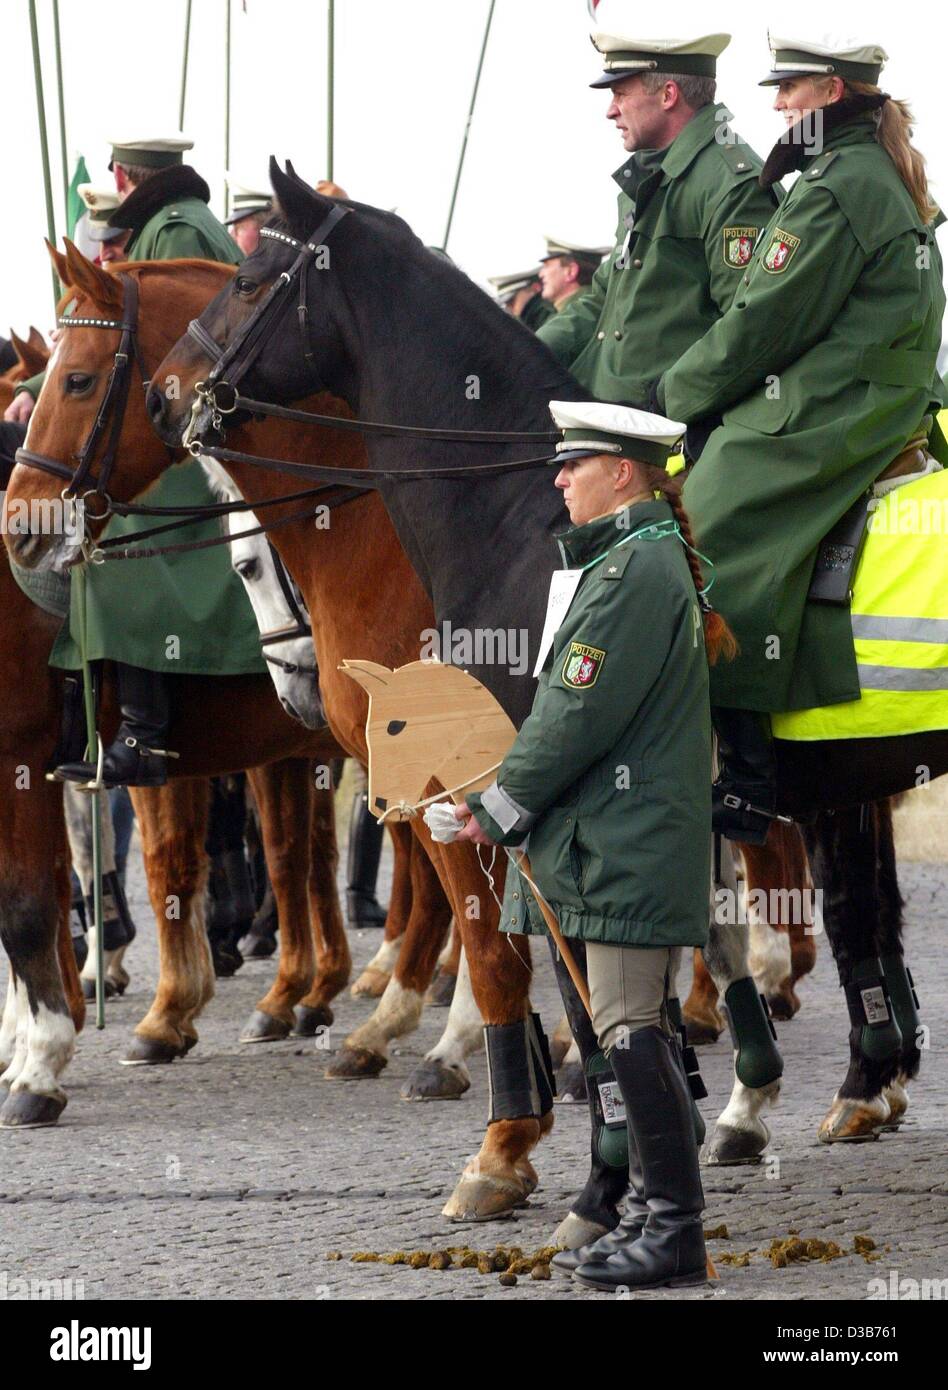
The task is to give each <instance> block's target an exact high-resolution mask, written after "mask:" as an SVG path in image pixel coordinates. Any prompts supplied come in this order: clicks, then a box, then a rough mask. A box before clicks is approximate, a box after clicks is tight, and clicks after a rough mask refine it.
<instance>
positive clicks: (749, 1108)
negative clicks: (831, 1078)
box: [704, 842, 783, 1165]
mask: <svg viewBox="0 0 948 1390" xmlns="http://www.w3.org/2000/svg"><path fill="white" fill-rule="evenodd" d="M715 854H716V857H718V856H719V868H718V870H717V879H718V882H717V883H716V885H715V894H714V899H713V904H712V910H711V921H710V927H709V932H708V944H707V946H706V947H705V948H704V959H705V963H706V965H707V967H708V971H709V973H710V975H711V978H712V980H713V981H714V983H715V985H716V986H717V989H718V991H719V993H720V995H721V997H722V999H723V1001H724V1005H725V1007H726V1009H727V1015H728V1022H729V1025H730V1028H731V1034H732V1042H733V1043H734V1086H733V1089H732V1091H731V1096H730V1099H729V1101H728V1103H727V1105H726V1107H725V1108H724V1110H723V1111H722V1113H721V1115H720V1116H719V1117H718V1121H717V1123H716V1125H715V1127H714V1130H713V1133H712V1135H711V1139H710V1140H709V1142H708V1146H707V1151H706V1161H707V1162H708V1163H709V1164H720V1165H730V1164H740V1163H757V1162H759V1161H760V1157H761V1155H762V1154H763V1152H764V1149H765V1148H766V1147H767V1144H768V1142H769V1140H770V1130H769V1129H768V1127H767V1125H766V1124H765V1122H764V1120H763V1117H762V1111H763V1110H764V1107H765V1106H767V1105H773V1104H775V1102H776V1100H777V1097H778V1096H779V1094H780V1077H781V1075H782V1073H783V1060H782V1058H781V1056H780V1053H779V1051H778V1050H777V1045H776V1039H775V1035H774V1032H773V1027H772V1025H771V1022H770V1019H769V1017H768V1015H767V1013H766V1010H765V1007H764V1003H763V1001H762V999H761V996H760V993H759V992H758V989H757V984H756V981H755V980H754V978H753V976H752V975H751V973H750V967H749V945H750V943H749V934H748V929H747V924H746V921H745V920H744V915H743V913H742V912H741V911H740V910H739V909H740V903H739V898H738V881H737V873H736V870H735V867H734V861H733V857H732V855H731V853H730V849H729V847H728V845H727V843H726V842H724V843H722V845H721V846H720V847H716V849H715Z"/></svg>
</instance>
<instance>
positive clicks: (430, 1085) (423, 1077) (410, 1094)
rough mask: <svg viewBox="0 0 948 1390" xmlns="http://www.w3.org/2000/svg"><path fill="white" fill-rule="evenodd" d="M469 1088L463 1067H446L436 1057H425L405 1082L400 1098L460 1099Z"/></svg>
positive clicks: (468, 1078) (469, 1080) (469, 1079)
mask: <svg viewBox="0 0 948 1390" xmlns="http://www.w3.org/2000/svg"><path fill="white" fill-rule="evenodd" d="M470 1088H471V1078H470V1077H469V1076H468V1075H467V1072H466V1069H465V1068H463V1067H448V1066H445V1064H444V1062H441V1061H439V1060H438V1059H437V1057H431V1058H427V1057H426V1058H425V1060H424V1061H423V1062H420V1063H419V1064H418V1066H417V1067H416V1068H415V1070H414V1071H413V1072H412V1074H411V1076H410V1077H409V1078H408V1080H407V1081H406V1082H405V1084H404V1086H403V1087H402V1089H401V1091H400V1092H399V1094H400V1095H401V1098H402V1100H460V1099H461V1097H462V1096H463V1095H464V1092H465V1091H469V1090H470Z"/></svg>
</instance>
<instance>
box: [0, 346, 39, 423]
mask: <svg viewBox="0 0 948 1390" xmlns="http://www.w3.org/2000/svg"><path fill="white" fill-rule="evenodd" d="M10 342H11V343H12V345H13V350H14V352H15V353H16V355H17V363H16V365H15V366H13V367H10V368H9V370H8V371H5V372H4V373H3V375H2V376H0V415H2V414H3V412H4V411H5V410H6V408H7V406H8V405H9V404H10V402H11V401H12V400H13V396H14V393H15V391H16V388H17V387H18V386H19V385H20V383H21V382H24V381H29V379H30V377H31V376H36V375H37V373H39V372H42V371H44V370H45V368H46V363H47V362H48V361H49V348H48V347H47V346H46V344H45V342H44V341H43V335H42V333H40V331H39V329H38V328H31V329H30V335H29V337H28V338H21V337H20V336H19V335H18V334H16V333H14V332H13V329H12V328H11V329H10Z"/></svg>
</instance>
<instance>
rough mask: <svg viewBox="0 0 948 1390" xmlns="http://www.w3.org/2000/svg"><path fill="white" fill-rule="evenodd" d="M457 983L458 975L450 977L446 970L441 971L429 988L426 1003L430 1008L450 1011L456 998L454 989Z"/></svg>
mask: <svg viewBox="0 0 948 1390" xmlns="http://www.w3.org/2000/svg"><path fill="white" fill-rule="evenodd" d="M457 982H458V977H457V975H449V974H448V972H447V971H446V970H439V971H438V973H437V975H436V976H435V977H434V979H433V980H432V981H431V984H430V985H429V986H428V993H427V994H426V995H425V1003H426V1004H427V1005H428V1007H429V1008H432V1009H450V1007H451V1000H452V999H453V998H454V987H455V985H456V984H457Z"/></svg>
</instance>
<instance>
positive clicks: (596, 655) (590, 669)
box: [563, 642, 606, 690]
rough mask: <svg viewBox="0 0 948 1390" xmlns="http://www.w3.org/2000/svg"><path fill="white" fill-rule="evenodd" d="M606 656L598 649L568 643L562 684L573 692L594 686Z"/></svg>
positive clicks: (578, 643) (580, 643)
mask: <svg viewBox="0 0 948 1390" xmlns="http://www.w3.org/2000/svg"><path fill="white" fill-rule="evenodd" d="M605 659H606V654H605V652H604V651H602V649H601V648H600V647H587V646H584V644H583V643H582V642H570V644H569V651H568V652H567V653H566V660H565V661H564V662H563V684H564V685H570V686H572V687H573V689H574V690H588V689H589V687H590V686H591V685H595V684H596V681H597V680H598V679H599V672H600V671H601V670H602V663H603V662H604V661H605Z"/></svg>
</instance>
